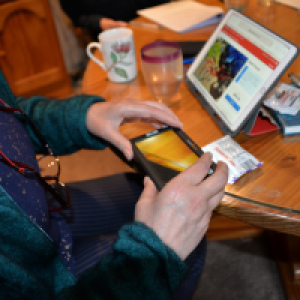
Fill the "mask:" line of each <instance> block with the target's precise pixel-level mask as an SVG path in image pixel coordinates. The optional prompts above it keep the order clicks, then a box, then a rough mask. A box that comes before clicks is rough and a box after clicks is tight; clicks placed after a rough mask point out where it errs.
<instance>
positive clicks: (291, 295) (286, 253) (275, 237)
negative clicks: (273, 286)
mask: <svg viewBox="0 0 300 300" xmlns="http://www.w3.org/2000/svg"><path fill="white" fill-rule="evenodd" d="M269 237H270V241H271V245H272V248H273V251H274V255H275V259H276V261H277V264H278V267H279V270H280V273H281V277H282V281H283V284H284V287H285V291H286V295H287V299H288V300H297V299H300V237H297V236H292V235H287V234H283V233H277V232H270V233H269Z"/></svg>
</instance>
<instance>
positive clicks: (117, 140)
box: [102, 128, 133, 161]
mask: <svg viewBox="0 0 300 300" xmlns="http://www.w3.org/2000/svg"><path fill="white" fill-rule="evenodd" d="M102 137H103V138H104V139H106V140H107V141H109V142H110V143H111V144H113V145H114V146H115V147H117V148H118V149H119V150H120V151H121V152H122V153H123V154H124V155H125V157H126V159H127V160H129V161H130V160H132V158H133V150H132V145H131V143H130V141H129V140H128V139H127V138H126V137H125V136H124V135H123V134H122V133H121V132H120V131H118V130H115V129H114V128H112V129H111V130H107V131H106V132H105V135H103V136H102Z"/></svg>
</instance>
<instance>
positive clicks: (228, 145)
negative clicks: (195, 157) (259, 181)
mask: <svg viewBox="0 0 300 300" xmlns="http://www.w3.org/2000/svg"><path fill="white" fill-rule="evenodd" d="M202 150H203V151H204V152H210V153H212V155H213V161H214V162H215V163H217V162H218V161H223V162H225V163H226V164H227V165H228V169H229V177H228V183H231V184H232V183H234V182H235V181H237V180H238V179H239V178H240V177H241V176H243V175H244V174H246V173H248V172H250V171H252V170H254V169H256V168H258V167H260V166H261V165H262V164H263V162H260V161H258V160H257V159H256V158H255V157H254V156H253V155H252V154H250V153H249V152H247V151H246V150H245V149H244V148H242V147H241V146H240V145H239V144H238V143H237V142H235V141H234V140H233V139H232V138H231V137H230V136H229V135H226V136H224V137H223V138H221V139H218V140H216V141H214V142H212V143H210V144H208V145H206V146H205V147H202Z"/></svg>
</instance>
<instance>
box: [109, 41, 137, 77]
mask: <svg viewBox="0 0 300 300" xmlns="http://www.w3.org/2000/svg"><path fill="white" fill-rule="evenodd" d="M111 48H112V50H113V51H112V52H111V53H110V57H111V59H112V61H113V70H114V71H115V72H116V73H117V74H118V75H119V76H121V77H124V78H126V79H127V78H128V75H127V72H126V70H125V69H124V68H120V67H116V64H121V65H124V66H130V65H131V64H132V63H131V62H125V61H124V59H125V58H126V56H127V55H128V53H129V51H130V50H131V49H130V48H131V43H123V44H119V43H117V44H113V45H112V46H111Z"/></svg>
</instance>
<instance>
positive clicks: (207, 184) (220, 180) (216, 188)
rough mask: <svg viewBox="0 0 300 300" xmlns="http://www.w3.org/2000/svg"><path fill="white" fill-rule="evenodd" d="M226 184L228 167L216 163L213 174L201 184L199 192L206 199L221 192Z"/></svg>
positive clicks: (222, 163) (221, 163)
mask: <svg viewBox="0 0 300 300" xmlns="http://www.w3.org/2000/svg"><path fill="white" fill-rule="evenodd" d="M227 182H228V166H227V165H226V164H225V163H224V162H218V164H217V167H216V170H215V172H214V173H213V174H212V175H211V176H209V177H208V178H206V179H205V180H204V181H203V182H202V183H201V192H202V193H203V194H204V195H206V196H207V197H208V198H211V197H213V196H214V195H216V194H217V193H218V192H221V191H223V189H224V187H225V185H226V183H227Z"/></svg>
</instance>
